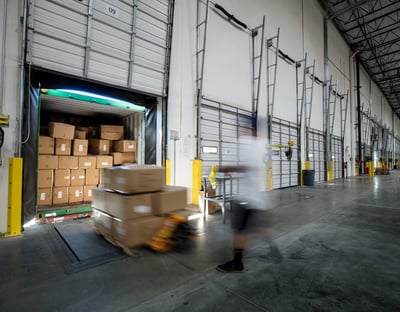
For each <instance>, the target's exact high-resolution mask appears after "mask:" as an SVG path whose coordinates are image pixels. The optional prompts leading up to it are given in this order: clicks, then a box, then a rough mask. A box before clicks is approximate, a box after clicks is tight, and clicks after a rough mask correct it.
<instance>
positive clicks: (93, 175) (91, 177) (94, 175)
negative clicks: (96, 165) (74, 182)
mask: <svg viewBox="0 0 400 312" xmlns="http://www.w3.org/2000/svg"><path fill="white" fill-rule="evenodd" d="M85 171H86V174H85V176H86V180H85V184H86V185H97V184H99V176H100V170H99V169H86V170H85Z"/></svg>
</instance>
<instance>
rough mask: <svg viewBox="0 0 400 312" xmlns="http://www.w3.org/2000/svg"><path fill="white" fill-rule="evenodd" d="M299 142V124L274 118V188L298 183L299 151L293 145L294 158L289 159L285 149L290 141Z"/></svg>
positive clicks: (272, 139) (272, 141)
mask: <svg viewBox="0 0 400 312" xmlns="http://www.w3.org/2000/svg"><path fill="white" fill-rule="evenodd" d="M289 141H294V142H295V143H297V125H296V124H295V123H293V122H290V121H286V120H282V119H279V118H274V119H273V121H272V137H271V144H272V150H271V153H272V157H271V158H272V188H274V189H278V188H284V187H290V186H297V185H298V177H299V173H298V158H297V157H298V151H297V148H296V146H294V147H292V152H293V154H292V158H291V159H290V160H288V159H287V157H286V155H285V150H286V149H287V146H288V142H289Z"/></svg>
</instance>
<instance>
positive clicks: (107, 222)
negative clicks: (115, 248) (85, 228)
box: [93, 208, 114, 237]
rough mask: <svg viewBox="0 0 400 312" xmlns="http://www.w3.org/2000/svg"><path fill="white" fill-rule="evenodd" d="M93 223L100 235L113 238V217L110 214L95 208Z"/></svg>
mask: <svg viewBox="0 0 400 312" xmlns="http://www.w3.org/2000/svg"><path fill="white" fill-rule="evenodd" d="M93 223H94V227H95V229H96V230H97V231H98V232H99V233H101V234H103V235H107V236H110V237H112V236H113V228H114V227H113V217H112V216H110V215H109V214H107V213H105V212H103V211H101V210H98V209H96V208H93Z"/></svg>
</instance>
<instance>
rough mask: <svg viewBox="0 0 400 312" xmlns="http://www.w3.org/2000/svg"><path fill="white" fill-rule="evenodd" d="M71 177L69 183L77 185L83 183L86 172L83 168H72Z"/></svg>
mask: <svg viewBox="0 0 400 312" xmlns="http://www.w3.org/2000/svg"><path fill="white" fill-rule="evenodd" d="M70 174H71V179H70V185H71V186H79V185H82V186H83V185H84V184H85V181H86V174H85V169H72V170H71V173H70Z"/></svg>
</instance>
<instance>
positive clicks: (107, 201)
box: [92, 188, 153, 220]
mask: <svg viewBox="0 0 400 312" xmlns="http://www.w3.org/2000/svg"><path fill="white" fill-rule="evenodd" d="M92 195H93V201H92V205H93V206H94V207H95V208H97V209H100V210H102V211H104V212H106V213H108V214H110V215H111V216H113V217H116V218H119V219H121V220H133V219H138V218H143V217H147V216H151V215H152V214H153V209H152V198H151V194H136V195H124V194H120V193H116V192H112V191H107V190H104V189H101V188H96V189H93V190H92Z"/></svg>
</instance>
